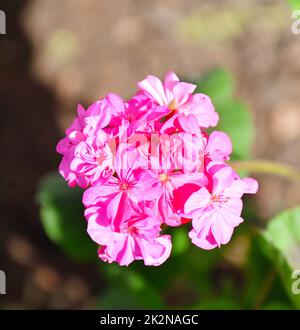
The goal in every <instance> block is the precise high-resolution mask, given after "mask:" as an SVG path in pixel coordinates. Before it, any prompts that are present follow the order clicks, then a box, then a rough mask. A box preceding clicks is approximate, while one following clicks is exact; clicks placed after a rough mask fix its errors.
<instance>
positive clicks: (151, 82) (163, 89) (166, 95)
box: [138, 71, 219, 132]
mask: <svg viewBox="0 0 300 330" xmlns="http://www.w3.org/2000/svg"><path fill="white" fill-rule="evenodd" d="M138 87H139V88H140V91H141V92H142V93H144V94H145V95H147V96H148V97H149V98H151V99H152V100H154V101H155V102H156V103H157V104H158V105H159V106H164V107H166V108H168V109H169V115H168V116H167V119H168V120H167V122H166V123H164V124H163V125H162V128H161V129H162V132H170V131H171V128H172V127H174V128H175V130H177V131H178V130H184V131H191V130H190V129H191V128H195V129H196V127H197V129H199V127H203V128H207V127H210V126H216V124H217V122H218V119H219V117H218V114H217V113H216V112H215V110H214V106H213V105H212V103H211V101H210V98H209V97H208V96H207V95H204V94H199V93H197V94H194V95H193V92H194V90H195V89H196V87H197V86H196V85H193V84H190V83H185V82H180V81H179V78H178V77H177V76H176V75H175V73H173V72H172V71H170V72H169V73H167V75H166V76H165V80H164V82H163V83H162V82H161V80H160V79H159V78H157V77H155V76H152V75H149V76H147V77H146V79H144V80H142V81H140V82H139V83H138Z"/></svg>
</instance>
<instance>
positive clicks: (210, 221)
mask: <svg viewBox="0 0 300 330" xmlns="http://www.w3.org/2000/svg"><path fill="white" fill-rule="evenodd" d="M208 172H209V174H211V175H212V187H211V190H210V189H208V187H202V188H200V189H199V190H198V191H196V192H194V193H193V194H191V196H190V197H189V199H188V200H187V201H186V203H185V205H184V212H185V216H186V217H192V218H193V220H192V224H193V229H192V230H191V231H190V234H189V236H190V238H191V240H192V242H193V243H194V244H195V245H197V246H199V247H201V248H203V249H207V250H209V249H213V248H215V247H217V246H220V245H221V244H227V243H228V242H229V240H230V238H231V236H232V233H233V229H234V227H236V226H238V225H239V224H240V223H241V222H242V221H243V219H242V218H241V212H242V207H243V203H242V200H241V197H242V195H243V194H244V193H256V191H257V189H258V185H257V182H256V181H255V180H254V179H250V178H246V179H240V178H238V176H237V174H236V173H235V172H234V170H233V169H232V168H231V167H229V166H226V165H220V164H217V165H212V166H211V168H210V169H209V170H208Z"/></svg>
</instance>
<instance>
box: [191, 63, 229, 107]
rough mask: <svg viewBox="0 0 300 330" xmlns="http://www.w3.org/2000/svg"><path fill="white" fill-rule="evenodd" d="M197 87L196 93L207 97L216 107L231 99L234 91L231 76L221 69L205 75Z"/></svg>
mask: <svg viewBox="0 0 300 330" xmlns="http://www.w3.org/2000/svg"><path fill="white" fill-rule="evenodd" d="M197 86H198V87H197V89H196V93H204V94H207V95H209V96H210V97H211V99H212V101H213V103H214V104H215V105H216V106H218V105H220V104H223V102H226V101H227V100H229V99H231V98H232V97H233V93H234V89H235V85H234V81H233V78H232V75H231V74H230V72H228V71H226V70H224V69H221V68H216V69H213V70H211V71H209V72H208V73H206V74H205V75H204V76H203V78H202V79H201V80H200V81H198V83H197Z"/></svg>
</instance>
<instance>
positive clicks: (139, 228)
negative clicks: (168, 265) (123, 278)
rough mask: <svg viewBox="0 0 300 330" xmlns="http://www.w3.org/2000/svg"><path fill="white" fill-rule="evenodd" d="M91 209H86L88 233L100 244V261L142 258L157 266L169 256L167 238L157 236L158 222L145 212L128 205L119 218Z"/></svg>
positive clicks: (169, 247)
mask: <svg viewBox="0 0 300 330" xmlns="http://www.w3.org/2000/svg"><path fill="white" fill-rule="evenodd" d="M128 208H130V207H129V206H128V205H127V209H128ZM93 211H95V209H94V210H92V211H91V210H90V209H89V208H88V209H87V210H86V215H87V217H88V233H89V235H90V236H91V238H92V239H93V240H94V241H95V242H96V243H98V244H99V245H100V248H99V250H98V255H99V258H100V259H102V260H103V261H107V262H109V263H111V262H117V263H119V264H120V265H121V266H128V265H129V264H130V263H131V262H133V261H134V260H143V261H144V263H145V265H147V266H159V265H161V264H162V263H163V262H164V261H165V260H166V259H167V258H168V257H169V256H170V253H171V248H172V244H171V237H170V235H160V231H161V229H160V226H161V222H160V220H159V219H157V218H156V217H155V216H153V215H152V214H151V213H149V211H148V212H145V211H144V210H143V211H142V212H136V211H134V210H133V209H132V208H130V210H129V211H125V212H124V213H123V214H122V215H121V218H122V219H121V220H120V219H119V221H118V219H116V218H110V217H107V216H106V214H107V212H105V210H104V209H101V208H100V209H99V208H98V209H97V211H98V212H96V213H93ZM91 215H93V216H91ZM117 217H119V215H118V216H117Z"/></svg>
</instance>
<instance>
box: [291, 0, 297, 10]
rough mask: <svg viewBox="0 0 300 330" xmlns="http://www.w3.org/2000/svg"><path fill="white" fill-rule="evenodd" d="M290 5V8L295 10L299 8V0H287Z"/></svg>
mask: <svg viewBox="0 0 300 330" xmlns="http://www.w3.org/2000/svg"><path fill="white" fill-rule="evenodd" d="M288 2H289V4H290V6H291V7H292V9H294V10H296V9H300V0H288Z"/></svg>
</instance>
